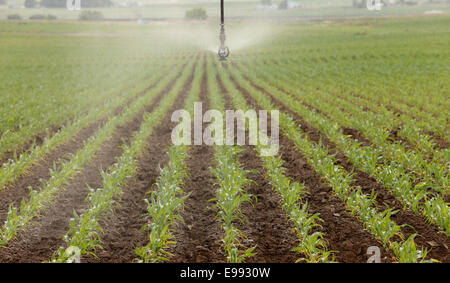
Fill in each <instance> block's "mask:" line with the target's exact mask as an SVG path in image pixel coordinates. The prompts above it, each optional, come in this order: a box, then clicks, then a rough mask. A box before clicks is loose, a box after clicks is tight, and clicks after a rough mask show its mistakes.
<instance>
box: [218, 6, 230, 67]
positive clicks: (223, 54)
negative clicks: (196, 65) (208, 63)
mask: <svg viewBox="0 0 450 283" xmlns="http://www.w3.org/2000/svg"><path fill="white" fill-rule="evenodd" d="M223 1H224V0H220V36H219V38H220V46H219V52H218V53H217V54H218V55H219V60H220V61H226V60H227V57H228V55H230V50H229V49H228V47H226V46H225V16H224V6H223Z"/></svg>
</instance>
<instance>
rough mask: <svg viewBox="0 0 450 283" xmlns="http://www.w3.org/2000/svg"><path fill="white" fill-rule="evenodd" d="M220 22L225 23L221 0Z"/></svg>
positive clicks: (221, 1) (221, 0)
mask: <svg viewBox="0 0 450 283" xmlns="http://www.w3.org/2000/svg"><path fill="white" fill-rule="evenodd" d="M220 23H221V24H222V25H223V24H224V23H225V16H224V7H223V0H220Z"/></svg>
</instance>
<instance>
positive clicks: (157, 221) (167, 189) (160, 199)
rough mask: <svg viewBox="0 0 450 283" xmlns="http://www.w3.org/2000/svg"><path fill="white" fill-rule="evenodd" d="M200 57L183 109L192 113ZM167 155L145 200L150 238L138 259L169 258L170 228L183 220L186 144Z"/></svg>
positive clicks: (200, 74)
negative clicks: (167, 160)
mask: <svg viewBox="0 0 450 283" xmlns="http://www.w3.org/2000/svg"><path fill="white" fill-rule="evenodd" d="M203 60H204V59H201V60H200V61H199V62H198V64H197V68H196V70H195V74H194V78H193V81H192V86H191V90H190V92H189V95H188V98H187V99H186V103H185V109H189V112H190V113H191V114H192V113H193V111H194V108H193V105H194V102H195V101H197V100H198V97H199V93H200V86H201V80H202V77H203V72H204V70H203ZM167 154H168V156H169V163H168V164H167V165H166V166H165V167H164V168H160V169H159V173H160V174H159V177H158V179H157V181H156V183H155V188H154V189H153V190H151V191H150V198H149V199H145V200H144V201H145V202H146V203H147V213H146V215H145V217H146V218H147V219H148V223H147V224H146V225H145V227H144V228H145V229H146V230H148V231H149V235H148V237H149V241H148V243H147V244H146V245H145V246H143V247H138V248H136V254H137V255H138V259H137V261H138V262H144V263H149V262H161V261H167V260H168V257H169V256H170V255H171V254H170V253H169V252H168V251H167V248H168V247H169V246H170V245H174V244H176V241H175V239H174V238H173V235H172V227H173V225H174V223H175V222H176V221H178V220H182V217H181V215H180V213H181V211H182V209H183V207H184V201H185V199H186V198H187V197H188V196H189V195H188V194H184V192H183V190H182V188H181V187H182V185H183V181H184V178H185V177H186V175H187V174H188V172H187V171H188V168H187V167H186V162H185V161H186V159H187V158H188V157H189V146H187V145H184V144H181V145H175V144H174V145H171V146H170V148H169V150H168V153H167Z"/></svg>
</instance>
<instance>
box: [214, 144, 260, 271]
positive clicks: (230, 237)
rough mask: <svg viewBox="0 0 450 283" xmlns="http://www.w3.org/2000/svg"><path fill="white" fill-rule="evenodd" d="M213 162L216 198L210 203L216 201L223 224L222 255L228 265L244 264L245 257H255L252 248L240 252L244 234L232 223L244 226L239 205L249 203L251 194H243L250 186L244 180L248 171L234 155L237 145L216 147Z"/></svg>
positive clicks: (238, 150)
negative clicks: (225, 254)
mask: <svg viewBox="0 0 450 283" xmlns="http://www.w3.org/2000/svg"><path fill="white" fill-rule="evenodd" d="M215 150H216V156H215V161H216V164H217V167H216V168H211V171H212V172H213V174H214V176H215V177H216V180H217V181H216V182H217V183H216V185H217V186H218V189H217V190H216V198H215V199H212V201H215V202H216V205H217V207H218V210H219V211H218V213H217V216H218V217H220V218H221V219H222V221H223V225H222V226H223V229H224V231H225V236H224V238H223V239H222V243H223V245H224V249H225V252H226V253H227V260H228V262H232V263H238V262H244V261H245V259H246V258H248V257H251V256H253V255H255V254H254V252H253V251H254V249H255V247H252V248H249V249H246V250H244V251H243V252H242V251H241V250H240V248H241V247H242V245H241V244H240V242H241V240H242V239H245V238H246V237H245V235H244V234H243V233H242V232H241V231H239V230H238V229H237V228H236V227H235V226H234V223H236V222H241V223H244V221H245V219H244V215H243V214H242V211H241V206H242V204H243V203H245V202H250V201H251V197H252V195H250V194H248V193H245V188H246V187H247V186H248V185H250V184H251V180H249V179H248V178H247V174H248V173H249V172H250V171H248V170H244V169H242V168H241V167H240V165H239V161H238V157H237V155H238V154H239V153H240V152H241V151H242V149H241V148H239V147H237V146H216V147H215Z"/></svg>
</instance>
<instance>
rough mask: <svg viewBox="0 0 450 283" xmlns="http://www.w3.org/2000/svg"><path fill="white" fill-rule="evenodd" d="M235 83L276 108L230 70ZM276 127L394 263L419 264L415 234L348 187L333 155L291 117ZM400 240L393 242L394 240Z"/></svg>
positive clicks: (422, 254)
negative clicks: (407, 232)
mask: <svg viewBox="0 0 450 283" xmlns="http://www.w3.org/2000/svg"><path fill="white" fill-rule="evenodd" d="M230 72H231V73H232V74H233V77H234V78H235V79H236V81H237V83H239V85H240V86H241V87H243V88H244V89H246V90H247V91H248V93H249V94H250V95H251V96H252V97H253V98H254V99H255V100H256V101H257V103H258V104H259V105H261V106H262V107H263V108H265V109H276V107H275V106H274V105H273V104H272V102H271V101H270V98H269V97H267V96H266V95H265V94H264V93H262V92H260V91H258V90H257V89H255V88H253V87H252V86H251V85H250V83H249V82H247V81H246V80H245V79H243V77H242V75H240V74H239V73H237V72H235V71H230ZM280 126H281V128H282V131H283V132H284V134H285V135H286V136H287V137H288V138H289V139H290V140H292V141H293V142H294V144H295V145H296V147H297V149H298V150H299V151H300V152H301V153H302V154H303V155H304V156H305V157H306V159H307V161H308V163H309V164H311V166H312V167H313V168H314V169H315V170H316V172H318V173H319V174H320V175H321V176H322V177H323V178H324V179H325V180H326V182H327V183H328V184H329V185H330V187H331V188H332V189H333V191H334V192H335V194H336V195H337V196H338V197H339V198H340V199H341V200H342V201H343V202H344V203H345V204H346V207H347V209H348V210H349V211H350V212H351V214H352V215H353V216H356V215H357V216H358V218H359V220H360V221H361V222H362V223H363V225H364V226H365V227H366V229H367V230H368V231H370V232H371V233H372V234H373V235H374V236H375V237H376V238H377V239H379V240H380V241H381V242H382V244H383V245H384V246H385V247H386V248H389V249H391V250H392V251H393V253H394V254H395V256H396V257H397V260H398V262H423V261H425V257H426V255H427V250H422V249H419V250H418V249H417V247H416V244H415V242H414V238H415V236H416V234H413V235H411V236H410V237H409V238H408V239H405V236H404V235H403V234H402V233H401V226H399V225H398V224H396V223H395V222H394V221H392V220H391V218H390V217H391V216H392V215H393V214H394V213H395V211H392V210H391V209H388V210H385V211H383V212H378V211H377V209H376V205H375V195H374V194H373V193H372V194H371V195H366V194H364V193H363V192H362V190H361V188H359V187H355V186H352V185H351V184H352V183H353V178H352V175H351V174H349V173H348V172H347V171H346V170H345V169H344V168H343V167H342V166H340V165H337V160H336V158H335V157H334V156H333V155H329V154H328V150H327V149H326V148H325V147H324V146H322V144H320V143H319V144H315V143H314V142H311V141H310V140H309V138H308V136H307V134H306V133H304V132H303V131H302V129H301V128H300V127H299V126H297V125H296V123H295V122H294V120H293V118H292V117H291V116H290V115H289V114H286V113H280ZM396 237H397V238H398V239H400V240H399V241H395V238H396Z"/></svg>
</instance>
